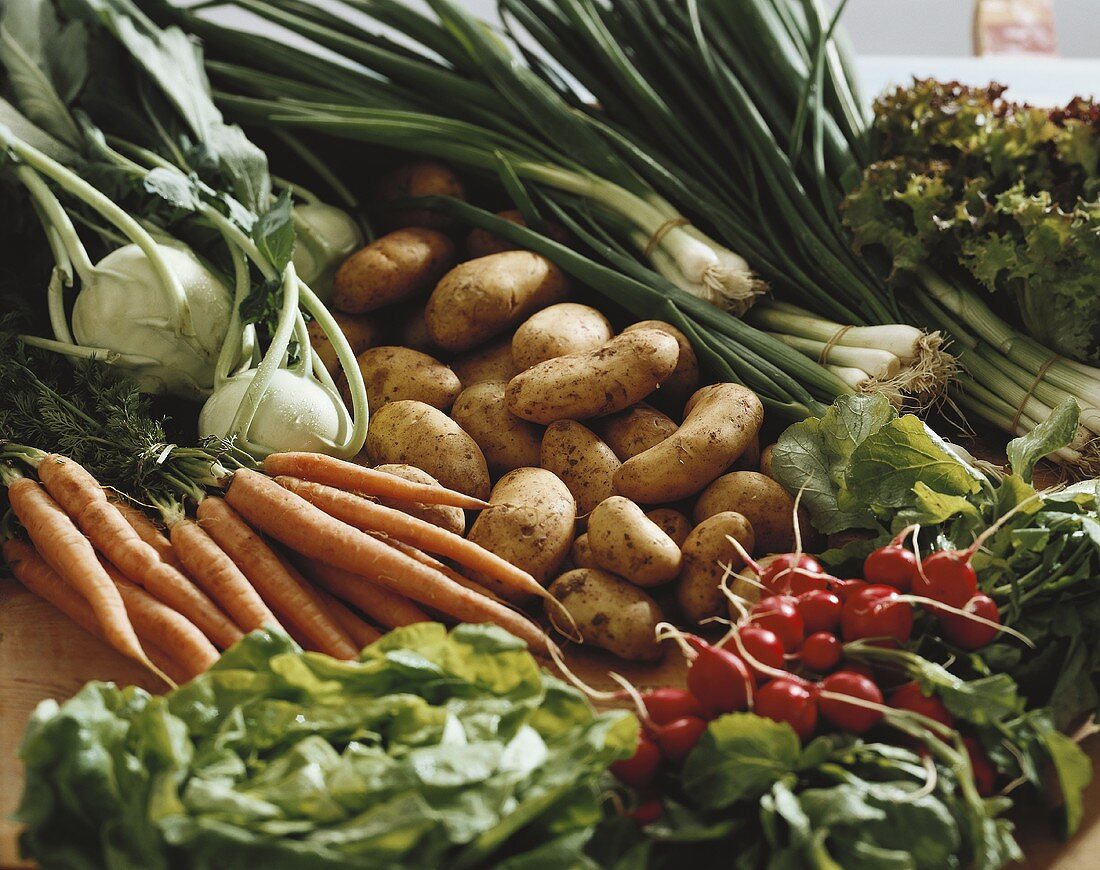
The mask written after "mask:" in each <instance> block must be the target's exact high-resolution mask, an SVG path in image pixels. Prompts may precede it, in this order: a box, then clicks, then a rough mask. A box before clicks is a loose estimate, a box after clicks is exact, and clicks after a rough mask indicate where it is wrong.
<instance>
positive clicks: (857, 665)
mask: <svg viewBox="0 0 1100 870" xmlns="http://www.w3.org/2000/svg"><path fill="white" fill-rule="evenodd" d="M844 670H846V671H851V672H852V673H853V674H859V675H860V676H863V677H866V678H867V679H869V680H870V681H871V682H872V683H873V682H875V669H874V668H872V667H871V666H870V665H869V664H867V662H854V661H851V660H849V661H846V662H845V663H844Z"/></svg>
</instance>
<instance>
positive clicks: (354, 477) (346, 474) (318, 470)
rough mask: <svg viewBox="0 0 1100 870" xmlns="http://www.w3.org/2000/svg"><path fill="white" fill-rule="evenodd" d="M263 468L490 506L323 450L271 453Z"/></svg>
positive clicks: (433, 500) (365, 490)
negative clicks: (328, 454)
mask: <svg viewBox="0 0 1100 870" xmlns="http://www.w3.org/2000/svg"><path fill="white" fill-rule="evenodd" d="M264 471H266V472H267V473H268V474H270V475H271V476H272V477H274V476H275V475H278V474H287V475H290V476H292V477H300V478H302V480H309V481H312V482H313V483H323V484H327V485H328V486H335V487H336V488H338V489H344V490H350V491H352V492H358V493H362V494H363V495H381V496H385V497H386V498H396V499H402V500H404V501H415V502H420V503H421V504H440V505H449V506H451V507H460V508H466V509H468V510H480V509H481V508H487V507H489V503H488V502H486V501H482V500H481V499H479V498H474V497H472V496H469V495H466V494H465V493H461V492H455V491H454V490H453V489H447V488H445V487H443V486H439V485H433V484H430V483H416V482H415V481H412V480H405V479H404V478H403V477H398V476H397V475H395V474H389V473H387V472H385V471H377V470H375V469H373V468H365V467H364V466H362V465H356V464H355V463H354V462H347V461H346V460H343V459H336V458H335V457H332V456H325V455H324V454H323V453H294V452H288V453H272V454H271V455H270V456H268V457H267V458H266V459H265V460H264Z"/></svg>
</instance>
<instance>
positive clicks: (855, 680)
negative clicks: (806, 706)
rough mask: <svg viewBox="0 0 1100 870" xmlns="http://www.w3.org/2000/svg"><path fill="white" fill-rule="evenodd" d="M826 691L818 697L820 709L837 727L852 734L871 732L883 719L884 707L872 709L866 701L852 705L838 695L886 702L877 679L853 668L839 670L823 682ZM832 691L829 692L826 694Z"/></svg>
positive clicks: (822, 688)
mask: <svg viewBox="0 0 1100 870" xmlns="http://www.w3.org/2000/svg"><path fill="white" fill-rule="evenodd" d="M819 685H820V686H821V691H822V694H821V695H819V697H818V702H817V705H818V709H820V710H821V715H822V716H824V717H825V718H826V719H828V720H829V722H831V723H832V724H833V725H835V726H836V727H837V728H840V729H841V730H843V731H850V732H851V733H852V734H863V733H864V732H865V731H869V730H870V729H871V728H873V727H874V726H875V725H877V724H878V722H879V720H880V719H882V712H881V711H880V710H872V709H870V708H868V707H865V706H863V705H862V704H852V703H850V702H848V701H845V700H844V699H843V698H837V697H833V696H834V695H847V696H848V697H850V698H853V699H855V700H858V701H866V702H869V703H872V704H881V703H882V692H880V691H879V688H878V686H876V685H875V684H874V682H873V681H872V680H870V679H868V678H867V677H865V676H863V675H862V674H857V673H855V672H853V671H848V670H844V671H837V672H836V673H835V674H829V676H827V677H826V678H825V679H824V680H822V681H821V683H820V684H819ZM825 693H828V694H825Z"/></svg>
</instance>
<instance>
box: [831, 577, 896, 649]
mask: <svg viewBox="0 0 1100 870" xmlns="http://www.w3.org/2000/svg"><path fill="white" fill-rule="evenodd" d="M840 628H841V634H842V635H843V637H844V640H846V641H852V640H861V639H863V638H888V639H890V640H892V641H895V642H896V643H899V644H903V643H905V642H906V641H908V640H909V636H910V635H911V634H912V633H913V609H912V607H910V605H909V603H908V602H906V601H903V600H900V593H899V592H898V590H897V589H895V588H894V587H893V586H884V585H877V586H866V587H864V588H863V589H860V590H859V591H858V592H856V593H855V594H854V595H852V596H851V597H850V598H848V600H847V601H845V602H844V609H843V611H842V612H841V617H840Z"/></svg>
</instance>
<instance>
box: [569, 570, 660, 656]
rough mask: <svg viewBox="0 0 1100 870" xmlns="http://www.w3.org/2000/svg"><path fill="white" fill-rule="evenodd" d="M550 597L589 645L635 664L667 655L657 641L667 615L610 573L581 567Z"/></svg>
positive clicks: (646, 596)
mask: <svg viewBox="0 0 1100 870" xmlns="http://www.w3.org/2000/svg"><path fill="white" fill-rule="evenodd" d="M550 594H551V595H553V596H554V597H555V598H557V599H558V601H560V602H561V603H562V605H563V606H564V607H565V609H566V610H567V611H568V612H569V614H570V616H572V617H573V619H574V620H575V622H576V624H577V630H578V631H580V634H581V637H583V638H584V642H585V643H590V644H592V645H593V646H598V647H600V648H601V649H605V650H607V651H608V652H611V653H614V654H615V655H617V656H618V657H619V658H622V659H629V660H631V661H639V662H655V661H657V660H659V659H660V658H661V657H662V656H663V655H664V648H663V647H662V646H661V644H659V643H658V642H657V638H656V630H657V626H658V624H660V623H661V622H663V621H664V618H665V617H664V614H663V613H662V612H661V608H660V607H659V606H658V605H657V602H656V601H654V600H653V599H652V598H650V597H649V596H648V595H646V593H645V592H643V591H642V590H641V589H639V588H638V587H637V586H632V585H631V584H630V583H627V582H626V581H625V580H621V579H619V578H618V577H616V576H615V575H614V574H610V573H608V572H607V571H600V570H598V569H595V568H577V569H575V570H573V571H569V572H568V573H566V574H562V575H561V576H560V577H559V578H558V579H557V580H555V581H554V582H553V583H551V584H550ZM560 618H561V617H558V619H560Z"/></svg>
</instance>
